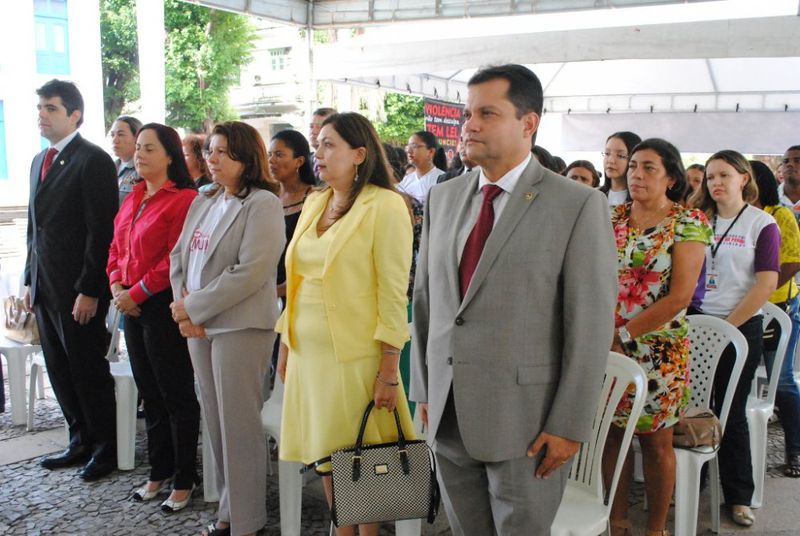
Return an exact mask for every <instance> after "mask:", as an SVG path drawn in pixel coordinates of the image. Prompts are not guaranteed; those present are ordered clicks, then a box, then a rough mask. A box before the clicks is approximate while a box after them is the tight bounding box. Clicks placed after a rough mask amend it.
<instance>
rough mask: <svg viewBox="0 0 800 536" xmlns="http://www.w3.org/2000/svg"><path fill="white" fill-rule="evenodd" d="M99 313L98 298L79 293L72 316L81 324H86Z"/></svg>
mask: <svg viewBox="0 0 800 536" xmlns="http://www.w3.org/2000/svg"><path fill="white" fill-rule="evenodd" d="M96 314H97V298H92V297H91V296H84V295H83V294H78V297H77V298H75V305H74V306H73V307H72V318H74V319H75V322H77V323H78V324H80V325H81V326H85V325H86V324H88V323H89V321H91V320H92V318H94V315H96Z"/></svg>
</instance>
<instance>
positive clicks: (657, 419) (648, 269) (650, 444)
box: [604, 139, 711, 536]
mask: <svg viewBox="0 0 800 536" xmlns="http://www.w3.org/2000/svg"><path fill="white" fill-rule="evenodd" d="M628 188H629V191H630V194H631V198H632V199H633V201H632V202H629V203H625V204H623V205H620V206H618V207H617V208H616V209H615V210H614V212H613V213H612V223H613V225H614V235H615V238H616V244H617V252H618V259H619V272H618V273H619V298H618V300H617V310H616V318H615V324H614V325H615V326H616V329H615V332H614V343H613V346H612V350H614V351H617V352H620V353H624V354H626V355H628V356H630V357H631V358H632V359H635V360H636V362H637V363H639V364H640V365H641V366H642V368H644V370H645V372H646V373H647V380H648V381H647V399H646V402H645V407H644V411H643V413H642V415H641V417H640V418H639V420H638V421H637V423H636V433H637V435H638V437H639V441H640V443H641V446H642V458H643V464H644V475H645V491H646V493H647V499H648V504H649V510H648V519H647V532H646V534H647V536H665V535H667V534H668V532H667V530H666V528H665V527H666V521H667V512H668V511H669V503H670V497H671V495H672V489H673V487H674V485H675V452H674V451H673V450H672V426H673V425H674V424H675V423H677V422H678V418H679V417H680V416H681V414H682V412H683V410H684V409H685V407H686V404H687V402H688V398H689V389H688V382H689V341H688V331H689V330H688V323H687V321H686V316H685V315H686V307H687V306H688V305H689V303H690V301H691V299H692V294H693V293H694V289H695V287H696V285H697V280H698V277H699V275H700V270H701V268H702V265H703V259H704V253H705V246H706V244H708V243H709V241H710V238H711V228H710V227H709V225H708V221H707V219H706V217H705V215H704V214H703V213H702V212H700V211H698V210H688V209H684V208H683V207H682V206H681V205H680V204H679V202H680V200H681V198H682V196H683V192H684V190H685V189H686V173H685V171H684V168H683V164H682V163H681V156H680V153H679V152H678V150H677V149H676V148H675V147H674V146H673V145H672V144H670V143H669V142H666V141H664V140H660V139H649V140H645V141H643V142H641V143H640V144H639V145H637V146H636V147H635V148H634V150H633V152H632V154H631V157H630V160H629V165H628ZM629 412H630V400H629V399H624V400H623V401H622V403H621V404H620V407H619V409H618V411H617V416H616V418H615V421H614V424H615V426H613V427H612V428H611V430H610V432H609V436H608V442H607V444H606V451H605V453H604V473H605V478H606V481H607V482H608V481H610V479H611V477H612V475H613V468H614V463H615V462H616V459H617V454H618V452H619V448H620V446H621V442H622V435H623V430H624V426H625V424H626V422H627V416H628V414H629ZM632 472H633V463H632V459H631V457H630V456H629V457H628V459H627V460H626V462H625V466H624V467H623V470H622V475H621V477H620V482H619V486H618V488H617V494H616V496H615V497H614V503H613V506H612V510H611V533H612V535H614V536H617V535H626V534H631V528H630V524H629V522H628V520H627V510H628V487H629V484H630V479H631V476H632Z"/></svg>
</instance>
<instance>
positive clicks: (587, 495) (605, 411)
mask: <svg viewBox="0 0 800 536" xmlns="http://www.w3.org/2000/svg"><path fill="white" fill-rule="evenodd" d="M630 385H633V386H634V390H633V393H632V397H633V400H632V405H631V413H630V417H629V418H628V424H627V426H626V427H625V432H624V435H623V438H622V446H621V447H620V450H619V455H618V456H617V462H616V465H615V468H614V477H613V479H612V480H611V485H610V486H609V487H608V490H607V492H606V491H605V490H604V485H603V450H604V449H605V444H606V438H607V436H608V430H609V427H610V425H611V421H612V420H613V418H614V414H615V413H616V410H617V406H618V405H619V401H620V400H621V399H622V396H623V395H624V394H625V392H626V391H628V388H629V386H630ZM646 393H647V378H646V376H645V372H644V370H643V369H642V367H640V366H639V364H638V363H636V362H635V361H633V360H632V359H631V358H630V357H627V356H624V355H622V354H618V353H617V352H611V353H610V354H609V356H608V363H607V364H606V373H605V378H604V380H603V387H602V390H601V391H600V404H598V407H597V411H596V412H595V416H594V422H593V423H592V435H591V438H590V440H589V442H588V443H583V444H582V445H581V448H580V450H579V451H578V454H577V456H576V458H575V460H574V462H573V464H572V469H571V470H570V473H569V480H568V481H567V487H566V489H565V490H564V498H563V499H562V500H561V506H559V508H558V512H557V513H556V517H555V520H554V521H553V525H552V527H551V529H550V534H551V536H596V535H597V534H601V533H603V532H605V531H606V530H607V529H608V528H609V526H608V520H609V516H610V514H611V504H612V502H613V500H614V493H616V490H617V483H618V482H619V477H620V473H621V472H622V466H623V464H624V462H625V457H626V456H627V455H628V448H629V447H630V444H631V439H632V438H633V432H634V429H635V428H636V421H637V420H638V419H639V415H640V414H641V412H642V408H644V403H645V395H646Z"/></svg>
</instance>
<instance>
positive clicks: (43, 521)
mask: <svg viewBox="0 0 800 536" xmlns="http://www.w3.org/2000/svg"><path fill="white" fill-rule="evenodd" d="M24 229H25V221H24V213H23V212H21V211H19V210H4V209H0V258H2V260H5V261H6V263H8V262H12V263H13V262H17V263H18V262H19V261H21V258H22V255H23V251H24ZM3 367H4V368H5V361H4V360H3ZM3 377H4V378H8V374H7V372H6V371H4V374H3ZM3 387H4V388H5V392H6V394H8V385H7V380H6V385H4V386H3ZM46 395H47V397H46V398H45V399H44V400H40V401H38V402H37V404H36V412H35V415H36V417H35V424H36V431H35V432H31V433H28V432H26V431H25V428H24V427H15V426H12V425H11V415H10V413H9V412H8V411H7V412H6V413H2V414H0V535H26V536H27V535H32V536H37V535H41V536H50V535H55V534H59V535H82V536H83V535H91V536H115V535H120V536H121V535H132V536H139V535H141V536H145V535H151V534H159V535H169V536H172V535H175V536H178V535H180V536H182V535H187V536H190V535H196V534H199V528H200V527H201V526H203V525H205V524H206V523H208V522H210V521H212V520H213V519H214V518H215V515H214V514H215V508H216V504H215V503H204V502H203V499H202V492H201V491H198V492H196V494H195V497H194V500H193V502H192V504H191V506H190V507H189V508H187V509H186V510H183V511H181V512H180V513H178V514H176V515H173V516H166V515H165V514H162V513H161V512H160V510H159V509H158V502H153V503H148V504H139V503H134V502H132V501H131V500H130V499H129V497H130V494H131V491H132V490H133V489H134V488H136V487H137V486H139V485H140V484H141V483H143V482H144V481H145V480H146V478H147V466H146V464H144V459H145V455H146V454H145V452H146V451H145V442H144V435H143V433H142V431H141V429H140V432H139V434H138V441H137V452H136V459H137V465H136V467H135V469H134V470H133V471H126V472H121V471H119V472H116V473H114V475H113V476H111V477H109V478H107V479H104V480H102V481H100V482H96V483H91V484H86V483H84V482H82V481H81V480H80V479H79V478H77V477H76V474H75V473H76V470H75V469H65V470H61V471H47V470H44V469H41V468H40V467H39V465H38V458H39V457H40V456H42V455H44V454H45V453H48V452H55V451H58V450H61V449H62V448H63V445H64V440H65V434H64V430H63V419H62V417H61V413H60V410H59V409H58V404H57V403H56V401H55V400H54V399H53V395H52V392H51V391H50V390H49V389H47V390H46ZM6 403H7V404H8V403H9V402H8V399H7V400H6ZM6 409H7V410H8V409H9V407H8V406H7V407H6ZM140 428H141V426H140ZM199 452H200V449H199V448H198V454H199ZM782 453H783V433H782V431H781V428H780V425H779V424H772V425H770V428H769V452H768V460H767V464H768V476H767V481H766V488H765V489H766V491H765V505H764V507H763V508H761V509H760V510H758V511H756V516H757V521H756V524H755V526H754V527H752V528H751V529H745V528H741V527H738V526H736V525H733V524H732V523H731V522H730V521H729V520H728V517H727V514H726V513H723V516H722V523H723V526H722V532H721V533H722V534H735V535H743V534H746V535H748V536H789V535H792V536H797V535H800V479H798V480H794V479H790V478H785V477H784V476H783V473H782V464H783V454H782ZM275 466H276V467H277V464H275ZM198 468H199V469H202V464H200V463H199V462H198ZM642 496H643V487H642V485H641V484H638V485H634V489H633V492H632V494H631V506H632V508H631V517H632V521H633V523H634V525H635V526H637V527H643V526H644V521H645V515H646V514H645V512H643V510H642V505H643V501H642ZM165 498H166V497H165ZM700 501H701V504H700V510H699V511H700V521H699V531H698V533H699V534H710V530H709V529H710V524H709V506H708V494H707V493H704V494H702V495H701V500H700ZM267 513H268V522H267V526H266V527H265V528H264V529H263V530H262V531H261V532H260V534H261V535H279V534H280V513H279V511H278V478H277V474H276V475H274V476H270V477H268V479H267ZM328 526H329V515H328V511H327V505H326V504H325V500H324V497H323V494H322V490H321V486H320V482H319V480H317V481H314V482H311V483H310V484H309V485H308V486H306V488H305V489H304V492H303V521H302V534H303V536H307V535H325V534H328ZM381 534H382V535H386V534H394V530H393V527H385V528H384V529H383V530H382V532H381ZM449 534H451V532H450V529H449V526H448V524H447V520H446V519H445V516H444V515H443V514H440V516H439V518H438V519H437V520H436V523H434V524H433V525H432V526H427V525H423V535H425V536H434V535H436V536H445V535H449ZM641 534H643V529H641V528H639V529H638V530H637V531H636V536H640V535H641ZM480 536H482V535H480ZM520 536H523V535H520ZM524 536H528V535H524Z"/></svg>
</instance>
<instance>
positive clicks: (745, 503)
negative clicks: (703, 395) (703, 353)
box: [692, 151, 781, 526]
mask: <svg viewBox="0 0 800 536" xmlns="http://www.w3.org/2000/svg"><path fill="white" fill-rule="evenodd" d="M757 201H758V187H757V186H756V183H755V180H753V171H752V169H751V167H750V164H749V163H748V161H747V159H745V158H744V156H742V155H741V154H739V153H737V152H735V151H720V152H718V153H715V154H714V155H712V156H711V158H710V159H709V160H708V162H707V163H706V172H705V178H704V179H703V184H702V186H701V191H700V192H699V193H698V196H697V197H696V198H695V202H696V204H697V207H698V208H700V209H702V210H703V211H705V213H706V215H707V216H708V219H709V221H710V222H711V224H712V227H713V229H714V239H713V241H712V243H711V245H710V246H708V247H707V248H706V266H705V268H706V269H705V272H706V273H705V279H704V280H702V277H701V284H700V285H698V289H697V291H696V295H695V298H694V299H693V301H692V309H693V312H695V313H702V314H708V315H713V316H716V317H719V318H724V319H725V320H727V321H728V322H730V323H731V324H733V325H734V326H736V327H737V328H739V331H741V332H742V334H743V335H744V336H745V338H746V339H747V344H748V346H749V351H748V353H747V359H746V361H745V364H744V369H743V370H742V374H741V376H740V377H739V382H738V384H737V385H736V391H735V394H734V397H733V404H732V405H731V409H730V413H729V414H728V421H727V424H726V426H725V435H724V437H723V438H722V445H721V448H720V451H719V469H720V480H721V481H722V490H723V492H724V494H725V502H726V503H727V504H728V505H729V506H730V508H731V517H732V519H733V521H734V522H735V523H737V524H739V525H743V526H751V525H752V524H753V522H754V521H755V517H754V516H753V512H752V511H751V510H750V501H751V499H752V495H753V488H754V485H753V470H752V462H751V458H750V433H749V430H748V427H747V417H746V413H745V411H746V405H747V395H748V393H749V392H750V384H751V382H752V380H753V376H754V375H755V371H756V368H757V367H758V364H759V361H760V360H761V354H762V348H763V341H762V338H763V330H762V324H761V322H762V315H761V306H762V305H764V303H765V302H766V301H767V300H768V299H769V297H770V295H771V294H772V293H773V292H774V291H775V287H776V284H777V282H778V272H779V270H780V263H779V260H778V251H779V249H780V242H781V238H780V231H779V230H778V226H777V224H776V223H775V219H774V218H773V217H772V216H770V215H769V214H767V213H766V212H764V211H763V210H760V209H758V208H755V207H753V206H750V205H749V204H748V203H754V202H757ZM703 283H704V284H703ZM703 293H704V295H702V294H703ZM733 364H734V351H733V347H732V346H729V347H728V348H727V349H726V350H725V352H724V353H723V354H722V357H721V358H720V362H719V365H718V367H717V372H716V375H715V376H714V394H713V403H714V410H715V411H716V413H717V415H719V412H720V410H721V406H722V400H723V398H724V396H725V391H726V389H727V386H728V381H729V379H730V374H731V370H732V369H733Z"/></svg>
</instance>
